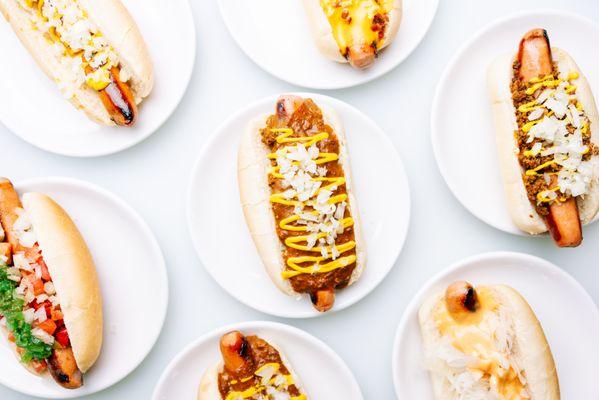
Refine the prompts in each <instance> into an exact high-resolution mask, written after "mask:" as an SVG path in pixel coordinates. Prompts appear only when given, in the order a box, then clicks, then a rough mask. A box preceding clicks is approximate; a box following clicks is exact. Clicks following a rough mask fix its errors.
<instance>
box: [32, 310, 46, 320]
mask: <svg viewBox="0 0 599 400" xmlns="http://www.w3.org/2000/svg"><path fill="white" fill-rule="evenodd" d="M33 318H34V319H35V320H36V321H39V322H44V321H45V320H47V319H48V315H47V314H46V308H45V307H40V308H38V309H37V311H35V313H34V314H33Z"/></svg>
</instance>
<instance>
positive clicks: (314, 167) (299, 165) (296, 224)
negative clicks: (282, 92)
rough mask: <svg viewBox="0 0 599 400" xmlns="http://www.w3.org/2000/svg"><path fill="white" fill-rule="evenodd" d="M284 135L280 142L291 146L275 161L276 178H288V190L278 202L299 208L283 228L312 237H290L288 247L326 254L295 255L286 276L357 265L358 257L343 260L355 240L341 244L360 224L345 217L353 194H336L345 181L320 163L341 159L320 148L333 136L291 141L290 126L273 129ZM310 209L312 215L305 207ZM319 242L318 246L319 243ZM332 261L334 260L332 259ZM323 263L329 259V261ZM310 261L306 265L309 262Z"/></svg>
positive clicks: (272, 198) (281, 224)
mask: <svg viewBox="0 0 599 400" xmlns="http://www.w3.org/2000/svg"><path fill="white" fill-rule="evenodd" d="M271 132H274V133H280V135H279V136H278V137H277V138H276V140H277V143H289V145H288V146H285V147H283V148H280V149H279V150H277V152H276V153H271V154H269V156H268V157H269V158H270V159H273V160H276V165H275V166H274V167H273V168H272V169H271V171H270V174H271V176H272V177H273V178H276V179H282V180H283V182H284V185H285V186H288V187H290V188H289V189H287V190H286V191H284V192H281V193H273V194H272V195H271V196H270V201H271V202H272V203H279V204H284V205H290V206H294V207H295V210H294V214H293V215H291V216H290V217H287V218H284V219H282V220H281V221H280V222H279V227H280V228H281V229H283V230H287V231H293V232H306V233H307V234H306V235H299V236H289V237H288V238H287V239H285V245H286V246H287V247H290V248H293V249H298V250H302V251H306V252H314V253H320V254H319V255H314V256H301V257H289V258H288V259H287V266H288V267H289V269H287V270H285V271H283V272H282V273H281V274H282V276H283V278H285V279H289V278H291V277H294V276H296V275H300V274H314V273H325V272H330V271H333V270H335V269H338V268H343V267H346V266H348V265H351V264H353V263H354V262H356V256H355V255H354V254H351V255H347V256H343V255H342V254H343V253H345V252H348V251H350V250H352V249H354V248H355V247H356V242H355V241H353V240H350V241H347V242H346V243H343V244H340V245H336V243H335V240H336V238H337V236H338V235H339V234H341V233H343V232H344V230H345V229H346V228H348V227H351V226H353V225H354V220H353V218H352V217H351V216H349V217H344V215H345V211H346V208H347V194H345V193H343V194H338V195H334V192H335V191H336V190H337V188H338V187H339V186H341V185H343V184H345V177H343V176H341V177H326V176H325V175H326V168H324V167H320V165H322V164H325V163H327V162H331V161H337V160H338V159H339V155H338V154H336V153H321V152H320V151H319V149H318V147H317V146H316V144H317V143H318V142H320V141H321V140H324V139H327V138H328V137H329V134H328V133H327V132H321V133H318V134H316V135H314V136H300V137H291V136H292V135H293V134H294V132H293V130H292V129H289V128H282V129H271ZM306 206H308V207H310V208H311V209H310V210H309V211H306V210H304V207H306ZM317 244H318V245H317ZM329 260H330V261H329ZM323 261H325V262H324V263H323ZM306 263H309V265H307V266H305V265H303V264H306Z"/></svg>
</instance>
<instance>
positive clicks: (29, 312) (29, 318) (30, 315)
mask: <svg viewBox="0 0 599 400" xmlns="http://www.w3.org/2000/svg"><path fill="white" fill-rule="evenodd" d="M23 317H24V318H25V322H27V323H28V324H31V323H33V319H34V318H35V310H34V309H33V308H28V309H26V310H25V311H23Z"/></svg>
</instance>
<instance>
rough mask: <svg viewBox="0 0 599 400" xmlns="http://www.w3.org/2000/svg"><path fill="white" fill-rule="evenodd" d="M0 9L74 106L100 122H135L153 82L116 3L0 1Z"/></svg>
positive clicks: (135, 34)
mask: <svg viewBox="0 0 599 400" xmlns="http://www.w3.org/2000/svg"><path fill="white" fill-rule="evenodd" d="M0 11H1V12H2V13H3V14H4V17H5V18H6V20H7V21H9V22H10V24H11V25H12V28H13V30H14V31H15V33H16V34H17V36H18V37H19V39H20V40H21V42H22V43H23V45H24V46H25V47H26V48H27V49H28V50H29V52H30V53H31V55H32V56H33V58H34V59H35V60H36V62H37V63H38V65H39V66H40V68H42V70H43V71H44V72H45V73H46V75H48V77H49V78H50V79H52V80H53V81H55V82H56V83H57V85H58V87H59V89H60V91H61V93H62V94H63V96H64V97H66V98H67V99H69V100H70V101H71V102H72V103H73V105H75V107H77V108H78V109H82V110H83V111H85V113H86V114H87V115H88V117H89V118H91V119H92V120H94V121H95V122H98V123H101V124H105V125H115V124H117V125H122V126H130V125H132V124H133V123H134V122H135V119H136V117H137V113H138V110H137V105H138V104H139V103H140V102H141V101H142V99H143V98H145V97H147V96H148V95H149V94H150V91H151V90H152V86H153V79H154V78H153V72H152V63H151V61H150V56H149V54H148V50H147V48H146V44H145V43H144V40H143V38H142V36H141V33H140V31H139V29H138V27H137V25H136V24H135V21H134V20H133V18H132V17H131V15H130V14H129V12H128V11H127V9H126V8H125V7H124V6H123V4H122V3H121V2H120V0H102V1H94V0H0ZM5 56H9V55H5Z"/></svg>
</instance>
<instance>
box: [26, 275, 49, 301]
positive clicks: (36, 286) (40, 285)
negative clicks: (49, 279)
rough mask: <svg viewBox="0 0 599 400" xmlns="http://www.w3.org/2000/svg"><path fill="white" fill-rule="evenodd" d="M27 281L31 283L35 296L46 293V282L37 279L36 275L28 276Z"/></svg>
mask: <svg viewBox="0 0 599 400" xmlns="http://www.w3.org/2000/svg"><path fill="white" fill-rule="evenodd" d="M27 279H28V280H29V282H31V286H32V289H33V294H34V295H36V296H39V295H40V294H42V293H45V292H44V282H43V281H42V280H41V279H38V278H36V277H35V275H34V274H31V275H29V276H27Z"/></svg>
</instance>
